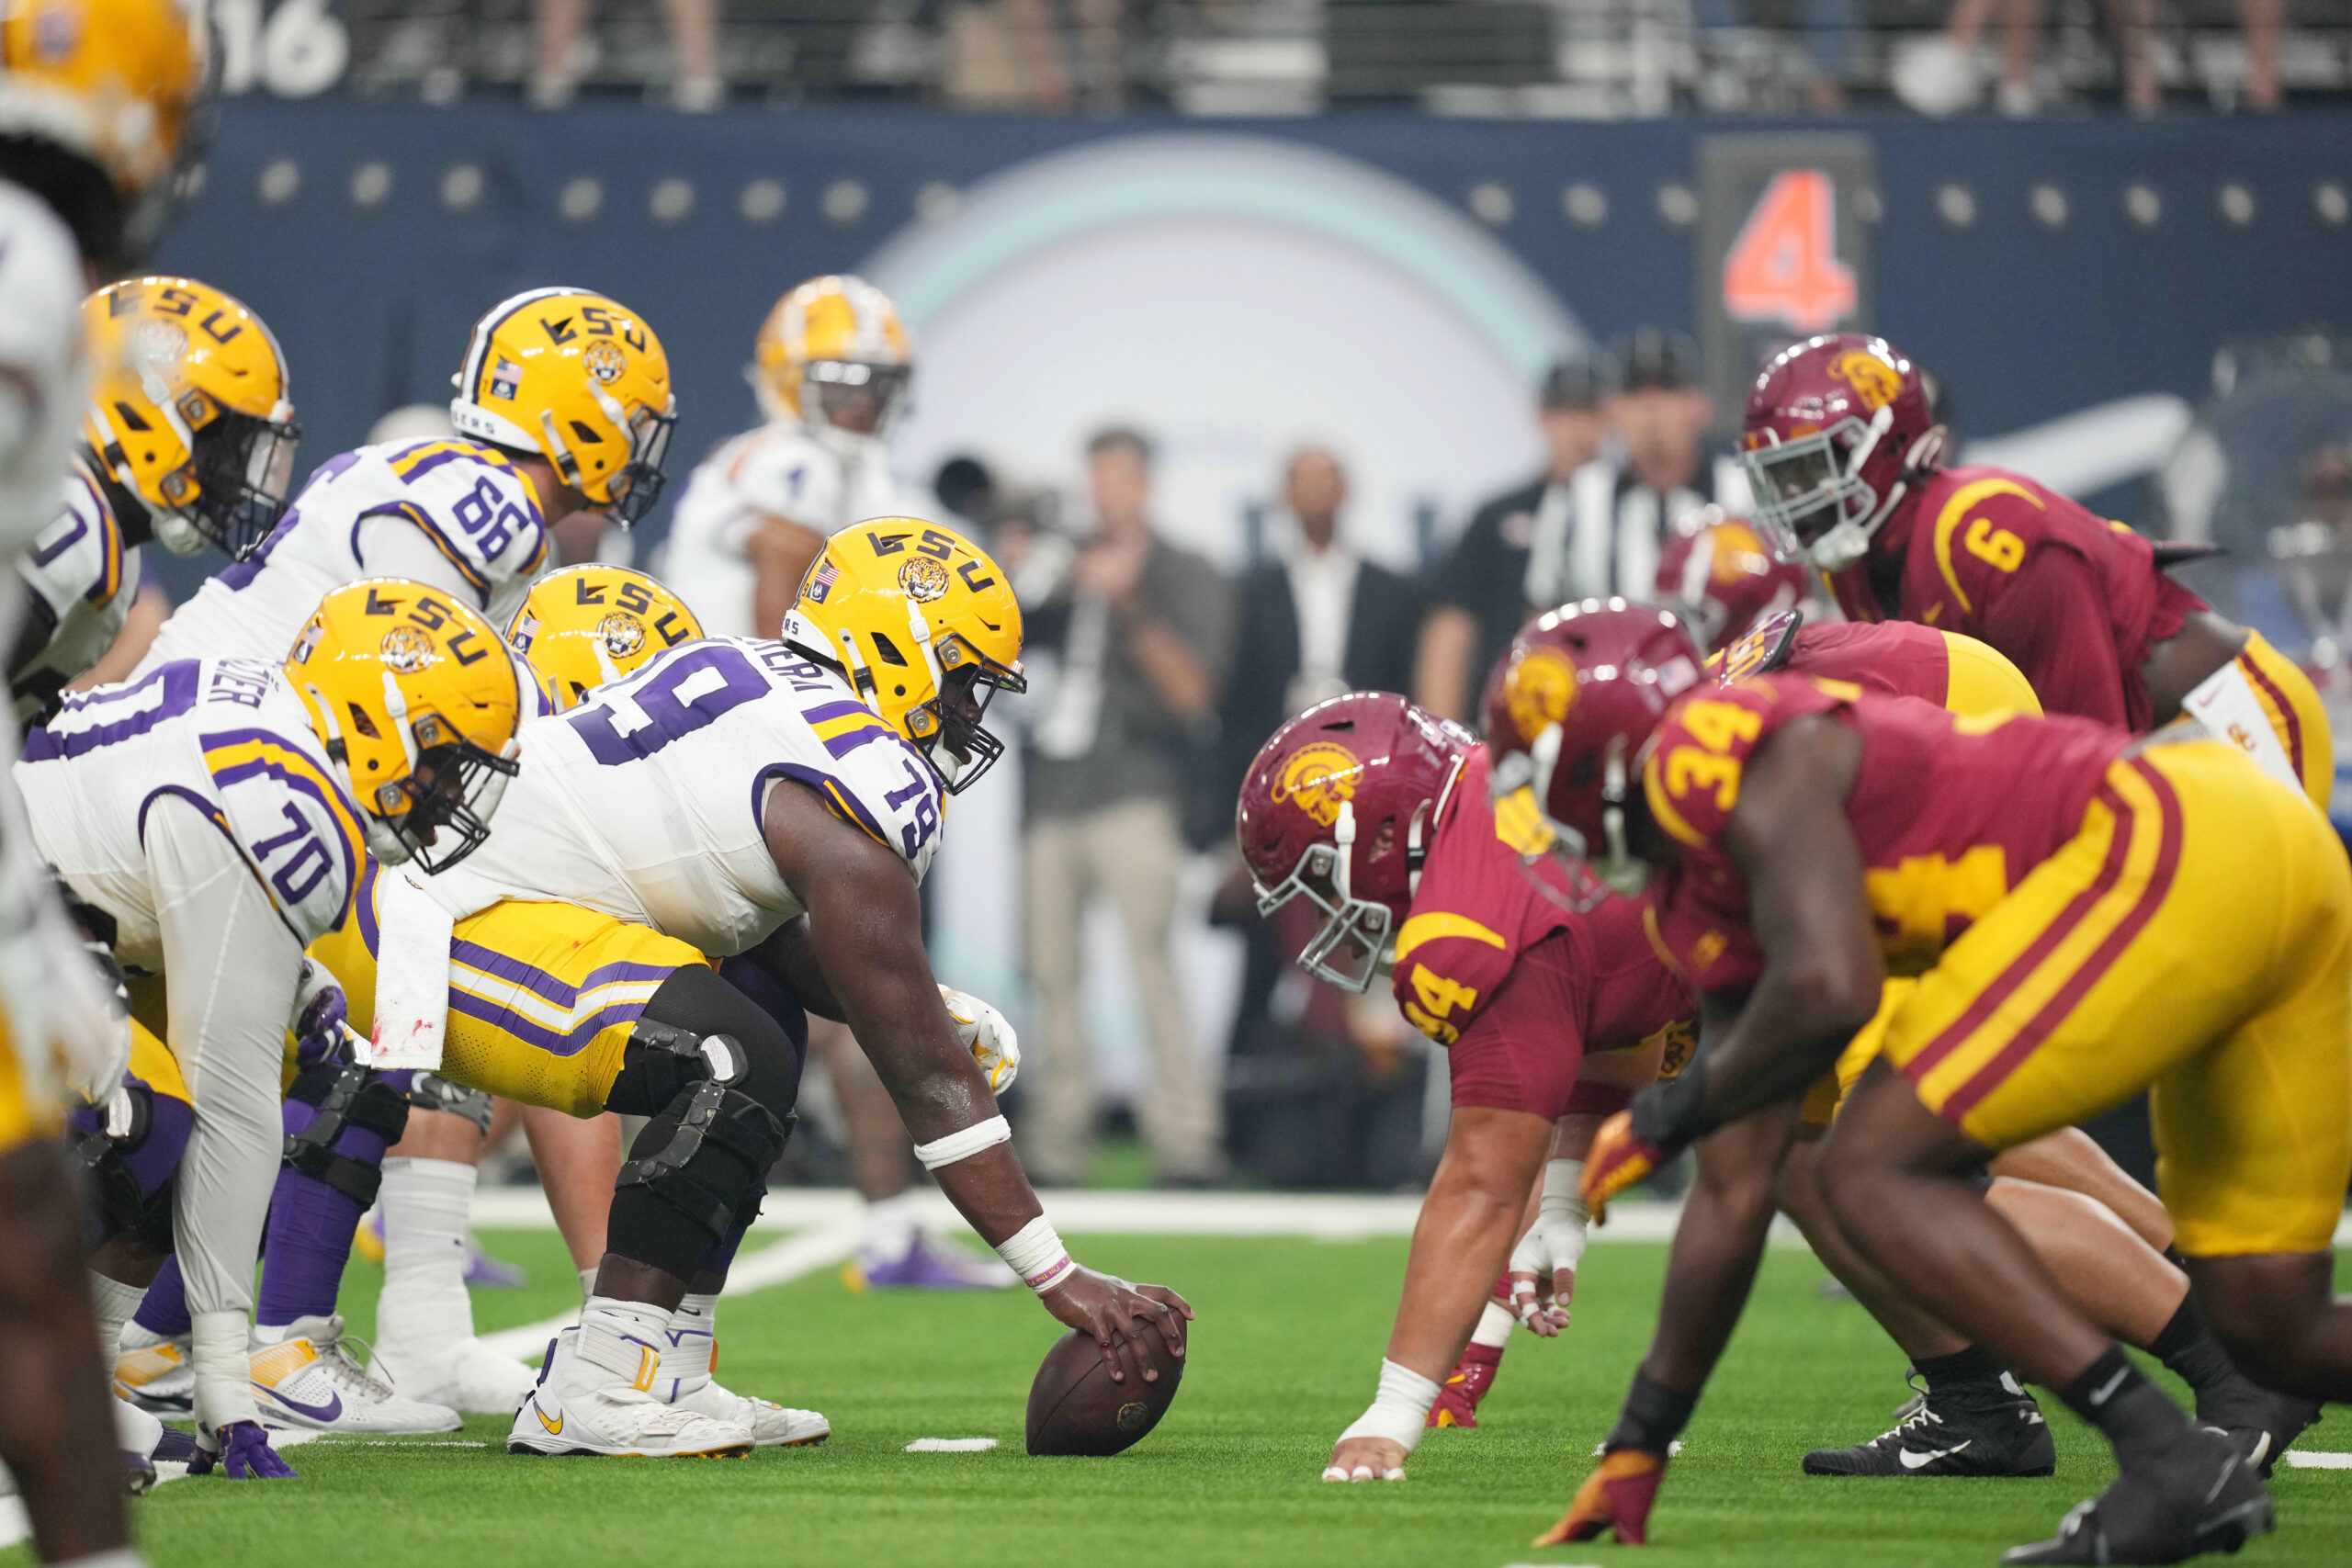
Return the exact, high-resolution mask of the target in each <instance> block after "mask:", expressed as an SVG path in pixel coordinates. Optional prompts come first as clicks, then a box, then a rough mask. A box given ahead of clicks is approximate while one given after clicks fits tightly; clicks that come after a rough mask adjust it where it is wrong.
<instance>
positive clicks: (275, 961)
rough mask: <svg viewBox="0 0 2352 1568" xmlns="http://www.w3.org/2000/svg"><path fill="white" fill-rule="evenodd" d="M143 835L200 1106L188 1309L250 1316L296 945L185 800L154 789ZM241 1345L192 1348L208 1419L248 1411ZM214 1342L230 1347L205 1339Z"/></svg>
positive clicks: (183, 1237) (185, 1199)
mask: <svg viewBox="0 0 2352 1568" xmlns="http://www.w3.org/2000/svg"><path fill="white" fill-rule="evenodd" d="M146 840H147V864H148V875H149V876H150V878H151V879H152V880H153V886H154V893H155V910H156V915H157V917H158V920H159V923H160V924H161V926H162V929H163V949H164V994H165V998H166V1000H167V1003H168V1005H169V1008H170V1010H171V1048H172V1055H174V1056H175V1057H177V1058H178V1059H179V1064H180V1071H181V1073H182V1074H183V1075H184V1076H185V1077H187V1085H188V1094H189V1099H190V1100H192V1101H193V1102H194V1104H195V1107H196V1129H195V1131H194V1132H193V1133H191V1134H189V1136H188V1143H187V1155H186V1156H183V1158H182V1160H181V1163H180V1172H179V1195H178V1200H177V1203H176V1206H175V1209H174V1211H173V1220H174V1224H175V1227H176V1230H177V1236H178V1247H179V1257H180V1268H181V1270H182V1272H183V1273H184V1274H185V1275H186V1277H187V1304H188V1310H189V1311H190V1312H191V1313H194V1314H197V1315H198V1318H199V1319H201V1318H202V1316H203V1314H207V1313H224V1312H233V1313H239V1314H246V1316H247V1317H248V1318H250V1314H252V1311H253V1303H254V1258H256V1257H258V1256H259V1255H260V1252H261V1235H262V1222H263V1220H264V1219H265V1218H266V1215H267V1213H268V1212H269V1197H270V1191H271V1189H272V1188H273V1187H274V1186H275V1185H276V1183H277V1166H278V1159H279V1153H280V1149H281V1146H282V1143H283V1138H284V1133H283V1126H282V1123H281V1122H280V1120H279V1112H278V1098H279V1097H278V1083H279V1070H280V1063H281V1062H282V1060H283V1058H284V1055H285V1042H286V1020H287V1018H288V1015H289V1014H290V1012H291V1011H292V1010H293V1003H294V993H295V990H296V988H297V987H298V986H299V985H300V979H301V966H302V946H301V943H300V942H298V941H296V940H295V937H294V933H293V932H292V931H288V930H287V928H286V923H285V922H284V921H283V920H281V919H278V916H277V909H276V908H274V907H273V906H272V905H271V904H270V901H269V896H268V895H267V894H266V893H265V892H263V890H262V886H261V884H260V883H259V882H258V881H257V880H255V878H254V874H253V871H252V870H251V868H250V867H248V866H247V865H246V863H245V861H244V857H243V855H241V854H239V853H238V852H237V849H236V847H235V846H234V845H233V844H232V843H231V842H230V841H229V839H228V836H227V835H226V834H225V833H223V832H222V831H221V830H220V828H219V827H217V826H215V825H214V824H213V823H212V821H210V820H209V818H207V817H205V816H204V815H203V814H202V813H201V812H199V811H198V810H197V809H196V807H194V806H193V805H191V804H190V803H188V802H187V801H184V800H181V799H179V798H177V797H175V796H168V795H167V796H165V797H164V798H162V799H159V800H157V801H156V802H154V804H153V806H152V807H150V808H149V810H148V813H147V831H146ZM216 1321H217V1320H216ZM202 1349H203V1346H202V1344H201V1343H199V1351H200V1352H201V1351H202ZM213 1355H214V1356H218V1357H221V1358H224V1359H225V1358H227V1357H229V1356H230V1355H231V1352H229V1351H228V1350H227V1348H225V1347H214V1348H213ZM208 1359H211V1358H210V1357H208V1356H207V1355H205V1354H202V1353H199V1355H198V1361H197V1366H196V1388H197V1394H196V1397H197V1410H196V1414H197V1418H198V1421H199V1422H200V1423H201V1424H202V1425H203V1426H204V1427H205V1428H206V1429H207V1430H213V1431H217V1430H218V1429H219V1428H220V1427H223V1426H225V1425H227V1424H228V1423H229V1422H232V1421H252V1420H255V1419H258V1416H259V1413H258V1412H257V1411H256V1410H255V1409H254V1403H253V1392H252V1390H251V1388H250V1387H249V1386H248V1384H247V1381H246V1380H247V1376H248V1372H247V1369H246V1367H245V1364H244V1360H243V1346H242V1345H240V1346H238V1348H237V1350H236V1352H235V1353H234V1364H233V1365H224V1366H213V1365H207V1364H206V1362H207V1360H208Z"/></svg>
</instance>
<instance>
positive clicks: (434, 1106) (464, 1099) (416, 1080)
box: [408, 1072, 492, 1133]
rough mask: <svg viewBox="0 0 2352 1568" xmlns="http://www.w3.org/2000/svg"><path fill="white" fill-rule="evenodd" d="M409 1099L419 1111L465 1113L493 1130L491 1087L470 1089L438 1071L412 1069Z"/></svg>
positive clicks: (460, 1114) (487, 1129)
mask: <svg viewBox="0 0 2352 1568" xmlns="http://www.w3.org/2000/svg"><path fill="white" fill-rule="evenodd" d="M408 1103H409V1104H411V1105H413V1106H415V1107H416V1108H417V1109H418V1110H420V1111H447V1113H448V1114H450V1115H452V1116H462V1117H464V1118H465V1119H466V1120H467V1121H469V1122H472V1123H473V1124H474V1125H475V1126H477V1127H479V1128H481V1130H482V1131H483V1132H484V1133H487V1132H489V1131H490V1122H491V1112H492V1105H491V1096H490V1091H489V1090H488V1089H469V1088H468V1087H467V1086H466V1085H464V1084H461V1083H455V1082H452V1081H451V1080H449V1079H447V1078H445V1077H442V1076H441V1075H440V1074H439V1073H427V1072H417V1073H412V1074H411V1075H410V1076H409V1081H408Z"/></svg>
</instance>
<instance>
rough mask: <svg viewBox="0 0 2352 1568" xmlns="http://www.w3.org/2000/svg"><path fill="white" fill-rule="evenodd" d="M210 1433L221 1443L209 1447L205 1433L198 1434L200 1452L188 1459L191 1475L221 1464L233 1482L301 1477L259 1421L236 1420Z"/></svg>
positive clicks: (215, 1441)
mask: <svg viewBox="0 0 2352 1568" xmlns="http://www.w3.org/2000/svg"><path fill="white" fill-rule="evenodd" d="M209 1436H210V1438H211V1440H212V1442H213V1443H215V1444H218V1445H219V1446H218V1447H217V1448H212V1447H208V1446H206V1441H205V1435H202V1434H199V1435H198V1438H197V1448H196V1453H195V1454H194V1456H193V1457H191V1458H190V1459H189V1460H188V1461H187V1472H188V1473H189V1474H190V1475H209V1474H210V1473H212V1469H213V1467H214V1466H215V1465H216V1464H217V1465H218V1466H220V1469H222V1470H223V1471H225V1472H228V1476H229V1479H230V1480H232V1481H292V1480H296V1479H298V1478H299V1476H298V1472H296V1470H295V1469H294V1467H293V1466H292V1465H290V1464H288V1463H287V1462H286V1461H285V1460H284V1459H283V1458H281V1457H280V1456H279V1454H278V1452H277V1450H276V1449H273V1448H271V1447H270V1446H269V1435H268V1434H267V1433H266V1432H264V1431H263V1430H262V1429H261V1424H260V1423H259V1422H257V1421H232V1422H230V1423H229V1424H228V1425H227V1426H225V1427H221V1428H220V1431H218V1432H216V1433H212V1434H209Z"/></svg>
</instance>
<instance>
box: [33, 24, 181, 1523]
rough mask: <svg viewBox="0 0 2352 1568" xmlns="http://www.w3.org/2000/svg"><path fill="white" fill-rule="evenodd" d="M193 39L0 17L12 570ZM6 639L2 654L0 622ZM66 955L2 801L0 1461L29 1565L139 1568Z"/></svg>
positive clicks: (112, 1068)
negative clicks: (83, 1198) (15, 1499)
mask: <svg viewBox="0 0 2352 1568" xmlns="http://www.w3.org/2000/svg"><path fill="white" fill-rule="evenodd" d="M207 37H208V35H207V34H206V32H205V30H204V27H203V22H202V18H201V17H199V16H198V15H197V14H195V13H193V12H191V11H189V10H187V9H186V8H184V7H182V6H177V5H175V4H172V3H171V0H57V3H55V4H41V5H34V4H29V3H25V0H12V3H11V4H8V5H6V6H0V44H5V47H0V557H5V558H6V559H8V560H9V561H11V562H13V561H14V560H15V559H16V558H17V555H18V553H19V552H20V551H21V550H23V548H24V547H26V545H27V544H28V543H29V542H30V541H31V540H32V539H33V538H34V536H36V535H38V534H39V533H40V531H41V530H42V529H44V528H46V527H48V526H49V525H51V524H52V523H53V522H55V520H56V518H57V511H58V494H59V485H60V484H61V482H62V480H63V479H64V478H65V469H66V460H67V455H68V453H69V452H70V451H71V449H72V446H73V440H74V425H75V423H76V422H77V421H78V420H79V419H80V418H81V413H82V409H83V405H84V401H85V361H84V358H83V354H82V345H81V331H80V327H79V323H78V321H77V318H76V315H75V311H74V307H75V305H76V304H78V303H79V301H80V300H81V298H82V296H83V295H84V294H85V293H87V292H88V290H89V289H90V288H91V287H92V286H93V285H94V284H96V283H97V282H98V281H100V280H102V279H103V278H106V277H109V276H113V275H114V274H115V273H117V272H118V271H119V270H121V269H123V268H125V267H127V266H129V265H132V264H133V263H135V262H136V260H137V259H138V257H139V256H140V254H141V253H142V252H143V251H144V250H145V248H146V246H147V244H148V243H149V242H150V241H152V240H153V238H154V236H155V234H156V232H157V231H159V230H160V229H161V227H162V224H163V220H164V216H165V215H166V213H167V212H168V210H169V206H170V199H171V195H172V187H173V184H174V176H175V175H176V174H177V172H178V169H179V165H180V163H181V160H182V157H183V155H184V153H185V152H186V144H187V137H188V130H189V124H190V120H191V118H192V117H193V116H194V115H195V113H196V111H197V108H198V104H199V101H200V99H201V97H202V93H203V85H204V82H205V75H206V72H205V66H206V54H207ZM12 603H13V597H12ZM16 613H20V612H14V611H12V612H11V614H12V615H13V614H16ZM0 629H5V630H6V637H0V642H6V644H8V645H9V646H11V647H13V645H14V642H15V629H14V626H13V625H12V624H8V618H7V617H6V616H0ZM16 753H17V736H16V729H15V726H14V725H13V724H0V755H5V756H6V757H8V758H10V759H13V758H14V757H15V755H16ZM78 946H79V942H78V941H77V939H76V937H75V934H74V930H73V928H72V926H71V925H70V924H69V923H68V921H67V920H66V919H65V916H64V914H63V912H62V909H61V908H59V907H58V901H57V898H56V896H55V894H54V893H53V891H52V890H51V886H50V880H49V877H48V876H47V874H46V873H45V871H44V868H43V867H42V865H41V863H40V857H39V855H38V853H37V852H35V851H34V849H33V846H32V845H31V843H30V841H29V834H28V829H26V826H25V823H24V818H23V813H22V808H21V806H20V804H19V803H18V802H17V799H16V796H15V793H14V791H13V789H11V788H8V787H6V786H5V785H0V1014H5V1024H6V1029H5V1032H0V1104H5V1107H6V1112H5V1115H0V1340H5V1342H6V1348H7V1352H8V1354H7V1357H6V1360H7V1364H8V1366H9V1368H10V1369H11V1371H10V1386H9V1389H8V1391H7V1394H6V1398H0V1461H6V1464H7V1466H8V1469H9V1471H10V1472H11V1473H12V1475H13V1477H14V1478H15V1480H16V1482H17V1488H18V1490H19V1492H20V1493H21V1495H22V1497H23V1499H24V1505H25V1510H26V1514H27V1517H28V1523H29V1525H30V1527H31V1531H32V1538H33V1549H34V1551H35V1552H36V1553H37V1554H38V1555H39V1556H40V1557H41V1558H42V1559H43V1560H45V1561H49V1562H65V1561H88V1562H107V1563H113V1564H122V1563H135V1562H139V1561H141V1559H140V1558H139V1556H138V1554H137V1552H136V1551H134V1550H133V1549H132V1548H131V1547H130V1545H129V1540H130V1537H129V1533H128V1530H127V1529H126V1526H125V1522H124V1519H123V1513H122V1506H121V1503H120V1500H119V1499H120V1491H121V1473H122V1472H121V1470H120V1468H119V1461H117V1459H116V1458H115V1457H114V1455H113V1454H112V1452H111V1451H110V1450H113V1449H114V1446H115V1444H114V1440H113V1439H112V1438H110V1437H109V1435H108V1415H109V1413H108V1402H107V1399H106V1394H105V1387H106V1384H105V1377H104V1372H103V1371H102V1366H103V1359H102V1357H101V1355H100V1351H99V1347H98V1344H97V1340H96V1331H95V1326H94V1321H93V1318H92V1315H91V1313H90V1309H89V1300H88V1296H87V1293H86V1286H85V1282H84V1278H83V1272H82V1268H81V1261H80V1258H78V1256H77V1255H76V1243H77V1240H78V1239H79V1238H78V1235H77V1231H78V1226H77V1224H76V1223H75V1210H76V1204H75V1199H74V1189H73V1185H72V1183H71V1181H70V1179H69V1178H68V1177H67V1175H66V1172H65V1169H64V1168H63V1165H62V1161H61V1159H60V1157H59V1154H58V1149H57V1145H56V1140H55V1137H54V1134H56V1133H57V1132H58V1131H59V1128H60V1124H61V1120H62V1095H61V1094H60V1092H59V1090H60V1089H61V1088H62V1085H61V1084H60V1081H59V1080H60V1078H61V1077H69V1078H70V1079H71V1080H72V1081H73V1082H74V1084H75V1085H77V1086H78V1087H80V1088H82V1089H96V1090H97V1091H99V1092H100V1093H101V1094H103V1093H104V1092H106V1091H107V1090H108V1089H111V1088H112V1087H113V1086H114V1084H115V1082H116V1081H117V1079H118V1078H119V1073H120V1068H121V1051H122V1046H123V1043H124V1039H123V1033H122V1031H121V1029H120V1027H119V1024H118V1023H116V1022H115V1021H114V1020H113V1019H112V1018H110V1017H109V1016H108V1012H107V1008H106V1005H105V1001H104V998H103V995H102V993H101V992H100V989H99V987H97V986H96V984H94V983H93V982H92V980H91V978H90V971H89V967H88V964H86V962H85V961H77V958H76V955H75V952H74V950H75V949H76V948H77V947H78ZM53 1058H62V1060H58V1061H53ZM61 1066H62V1067H63V1068H64V1069H65V1071H64V1072H63V1073H62V1074H61V1073H60V1071H59V1070H58V1068H59V1067H61ZM136 1440H138V1441H140V1442H141V1443H142V1444H143V1442H144V1440H145V1435H144V1434H143V1433H142V1434H141V1435H140V1437H139V1438H137V1439H136ZM141 1464H142V1467H143V1459H142V1461H141ZM150 1473H152V1472H150Z"/></svg>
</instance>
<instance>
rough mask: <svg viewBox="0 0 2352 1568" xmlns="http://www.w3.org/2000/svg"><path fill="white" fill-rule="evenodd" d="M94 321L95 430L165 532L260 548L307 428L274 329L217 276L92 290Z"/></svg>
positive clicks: (93, 448) (85, 433) (107, 456)
mask: <svg viewBox="0 0 2352 1568" xmlns="http://www.w3.org/2000/svg"><path fill="white" fill-rule="evenodd" d="M82 332H83V335H84V337H85V339H86V340H87V343H88V345H89V354H90V372H91V374H90V406H89V412H87V413H86V414H85V416H84V419H83V423H82V440H83V443H84V444H85V446H87V447H88V448H89V450H90V452H91V453H92V454H93V455H94V456H95V457H96V459H97V462H98V464H99V466H100V467H101V468H105V469H106V471H107V473H108V474H109V475H111V476H112V477H113V479H114V480H115V482H116V483H117V484H119V485H121V486H122V487H123V488H124V489H125V490H127V491H130V492H131V493H132V494H134V495H136V496H138V497H139V499H140V500H141V501H142V502H146V504H147V508H148V511H149V513H151V516H152V520H153V527H154V531H155V538H156V540H157V542H158V543H160V544H162V545H163V547H164V548H165V549H168V550H170V551H171V552H172V553H173V554H174V555H182V556H185V555H192V554H194V553H195V552H196V551H197V550H198V549H200V548H202V547H204V546H205V545H207V544H211V545H217V546H219V547H220V548H221V549H222V550H225V551H226V552H228V555H229V557H230V558H231V559H232V560H242V559H243V558H244V557H245V556H247V555H249V554H251V553H252V551H253V549H254V547H255V546H256V545H258V544H260V543H261V541H262V540H263V539H264V538H266V537H267V536H268V534H269V531H270V529H271V528H273V527H275V526H276V525H277V519H278V515H279V514H280V513H283V512H284V511H285V510H286V498H287V495H288V491H290V490H291V488H292V485H293V479H294V449H295V447H296V446H298V445H299V444H300V441H301V439H302V427H301V426H300V425H299V424H297V423H294V405H293V404H292V403H291V402H290V401H288V396H289V394H290V391H291V386H290V383H289V378H288V372H287V368H286V354H285V351H284V350H282V349H280V348H279V347H278V346H277V338H276V337H274V336H272V335H271V333H270V330H269V328H268V327H267V326H266V325H265V324H264V323H263V321H262V319H261V318H260V317H259V316H256V315H254V313H253V312H252V311H251V310H247V309H246V308H245V307H244V306H243V305H241V304H239V303H238V302H237V301H236V300H234V299H231V298H230V297H229V296H228V295H226V294H224V293H222V292H221V291H220V289H218V288H212V287H211V286H210V285H209V284H203V283H198V282H197V281H196V280H195V279H193V278H187V277H134V278H130V279H129V280H127V281H125V282H121V283H116V284H109V285H108V286H107V287H106V288H101V289H99V290H98V291H97V292H96V293H95V294H93V295H91V296H90V297H89V298H88V299H85V300H84V301H83V302H82Z"/></svg>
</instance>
